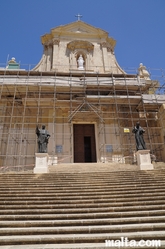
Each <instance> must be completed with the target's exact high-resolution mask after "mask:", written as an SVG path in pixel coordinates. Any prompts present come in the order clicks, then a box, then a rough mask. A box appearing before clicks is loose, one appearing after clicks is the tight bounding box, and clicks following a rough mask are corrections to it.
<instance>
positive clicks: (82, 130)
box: [73, 124, 96, 163]
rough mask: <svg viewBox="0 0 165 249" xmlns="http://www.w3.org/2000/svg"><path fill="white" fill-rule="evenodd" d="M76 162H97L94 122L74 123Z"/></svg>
mask: <svg viewBox="0 0 165 249" xmlns="http://www.w3.org/2000/svg"><path fill="white" fill-rule="evenodd" d="M73 131H74V162H75V163H87V162H96V144H95V127H94V124H74V125H73Z"/></svg>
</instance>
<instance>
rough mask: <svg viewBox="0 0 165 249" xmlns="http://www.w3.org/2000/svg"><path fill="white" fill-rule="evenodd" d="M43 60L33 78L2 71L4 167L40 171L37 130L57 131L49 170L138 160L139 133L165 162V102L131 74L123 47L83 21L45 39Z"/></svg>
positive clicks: (142, 73) (154, 83) (13, 68)
mask: <svg viewBox="0 0 165 249" xmlns="http://www.w3.org/2000/svg"><path fill="white" fill-rule="evenodd" d="M41 41H42V44H43V48H44V49H43V55H42V58H41V60H40V62H39V63H38V64H37V65H36V66H35V67H34V68H33V69H32V70H23V69H20V67H19V64H18V63H16V61H15V59H14V58H12V60H10V61H9V64H8V66H7V67H6V68H1V69H0V96H1V99H0V122H1V123H0V130H1V133H0V138H1V139H0V148H1V149H0V153H1V154H0V165H1V166H4V167H7V166H18V165H25V166H30V165H34V161H35V152H37V138H36V134H35V128H36V125H38V126H39V127H40V126H41V125H42V124H44V125H46V129H48V130H49V133H50V134H51V137H50V139H49V146H48V153H49V156H50V160H49V163H50V164H53V163H54V159H56V158H57V163H58V164H59V163H76V162H84V163H85V162H114V161H116V162H120V163H126V162H129V163H132V162H134V161H135V160H136V159H135V151H136V145H135V139H134V134H133V133H132V129H133V127H134V125H135V124H136V122H137V121H139V122H140V124H141V126H142V127H143V128H144V129H145V135H144V139H145V142H146V146H147V149H149V150H150V151H151V153H152V154H155V155H156V157H157V158H158V160H160V161H165V142H164V141H165V139H164V138H165V122H164V120H165V114H164V109H165V96H164V92H163V91H162V88H161V87H160V84H159V81H158V80H157V79H151V76H150V73H149V72H148V71H147V69H146V67H145V66H143V64H140V66H139V69H138V70H137V73H133V74H132V73H131V74H128V73H127V72H125V71H124V70H123V69H122V68H121V67H120V66H119V64H118V62H117V60H116V58H115V54H114V49H115V44H116V41H115V40H114V39H113V38H112V37H109V34H108V33H107V32H106V31H104V30H102V29H100V28H96V27H93V26H91V25H89V24H87V23H85V22H82V21H80V20H78V21H76V22H73V23H70V24H67V25H64V26H59V27H56V28H53V29H51V31H50V33H48V34H45V35H43V36H42V37H41Z"/></svg>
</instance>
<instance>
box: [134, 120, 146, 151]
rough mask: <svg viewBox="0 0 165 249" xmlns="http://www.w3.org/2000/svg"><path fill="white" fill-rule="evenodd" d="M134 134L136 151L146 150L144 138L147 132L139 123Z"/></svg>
mask: <svg viewBox="0 0 165 249" xmlns="http://www.w3.org/2000/svg"><path fill="white" fill-rule="evenodd" d="M132 132H133V133H135V140H136V149H137V150H146V145H145V142H144V138H143V133H144V132H145V130H144V129H143V128H142V127H141V126H140V123H139V122H137V123H136V126H135V127H134V128H133V130H132Z"/></svg>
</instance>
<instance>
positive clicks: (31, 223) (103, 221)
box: [0, 216, 165, 227]
mask: <svg viewBox="0 0 165 249" xmlns="http://www.w3.org/2000/svg"><path fill="white" fill-rule="evenodd" d="M157 222H158V223H165V216H138V217H124V218H122V217H119V218H115V219H114V218H96V217H95V218H92V219H84V218H83V219H62V220H60V219H59V220H58V219H49V220H46V219H45V220H42V219H36V220H35V219H34V220H14V221H13V220H2V221H1V220H0V226H1V227H52V226H53V227H60V226H80V225H83V226H87V225H90V226H93V225H100V226H101V225H102V226H103V225H123V224H138V223H139V224H144V223H152V224H154V223H157Z"/></svg>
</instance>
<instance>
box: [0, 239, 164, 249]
mask: <svg viewBox="0 0 165 249" xmlns="http://www.w3.org/2000/svg"><path fill="white" fill-rule="evenodd" d="M107 248H111V249H117V248H119V247H118V246H105V243H78V244H77V243H74V244H40V245H39V244H31V245H10V246H1V249H107ZM128 248H130V247H128V246H124V245H123V246H122V249H128ZM133 248H134V249H139V248H141V249H158V248H165V241H163V240H161V247H155V246H140V247H139V246H134V247H133Z"/></svg>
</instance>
